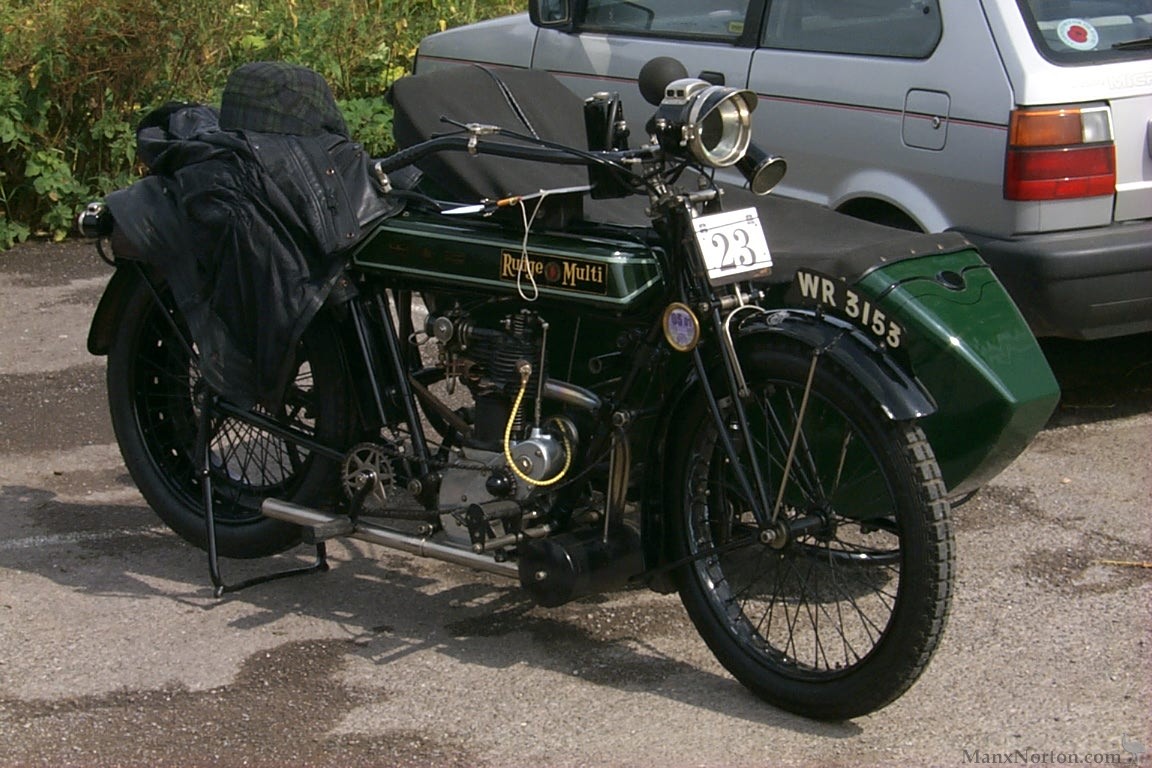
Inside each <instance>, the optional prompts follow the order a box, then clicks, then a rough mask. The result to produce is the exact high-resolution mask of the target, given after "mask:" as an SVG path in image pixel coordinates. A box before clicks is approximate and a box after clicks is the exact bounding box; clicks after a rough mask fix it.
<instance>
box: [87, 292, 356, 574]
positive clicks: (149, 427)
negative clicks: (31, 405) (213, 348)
mask: <svg viewBox="0 0 1152 768" xmlns="http://www.w3.org/2000/svg"><path fill="white" fill-rule="evenodd" d="M158 295H159V297H160V300H161V301H162V302H163V307H161V306H160V305H158V304H157V302H156V299H155V298H154V295H153V292H152V291H151V290H150V289H149V287H148V285H147V284H146V283H145V282H144V281H143V280H141V281H140V282H139V284H138V285H137V288H136V290H135V292H134V293H133V294H132V297H131V298H130V300H129V301H128V303H127V305H126V306H125V307H124V310H123V314H122V316H121V321H120V325H119V327H118V329H117V332H116V335H115V338H114V340H113V342H112V346H111V348H110V350H109V353H108V372H107V382H108V401H109V408H110V411H111V415H112V426H113V429H114V431H115V433H116V439H117V441H118V442H119V444H120V452H121V454H122V456H123V457H124V463H125V465H126V466H127V467H128V472H129V474H131V476H132V479H133V480H134V481H135V483H136V485H137V487H138V488H139V489H140V492H141V494H142V495H143V496H144V498H145V500H146V501H147V502H148V504H149V505H150V506H151V507H152V509H153V510H154V511H155V512H156V514H157V515H158V516H159V517H160V518H161V519H162V520H163V521H164V522H165V523H166V524H167V525H168V526H169V527H170V528H171V529H172V530H174V531H175V532H176V533H178V534H179V535H180V536H181V537H182V538H184V539H185V540H187V541H189V542H191V543H192V544H194V545H196V546H197V547H200V548H201V549H207V546H208V543H207V531H206V527H205V511H204V503H203V492H202V488H201V481H200V478H199V476H198V465H199V461H198V460H197V456H196V437H197V428H198V424H199V417H200V406H199V403H198V395H199V392H200V390H201V388H202V387H203V386H204V384H203V382H202V380H201V376H200V370H199V367H198V366H197V363H196V360H195V357H194V348H193V347H192V345H191V342H190V341H188V338H189V336H188V332H187V326H186V325H185V323H184V320H183V318H182V316H181V314H180V312H179V310H178V309H177V308H176V306H175V303H174V302H173V300H172V296H171V293H170V292H169V291H168V290H167V289H166V288H165V287H163V286H161V287H160V288H159V290H158ZM165 314H167V315H168V317H165ZM189 350H193V353H191V354H190V352H189ZM297 353H298V356H297V366H296V372H295V376H294V377H293V378H292V380H291V381H290V383H289V385H288V390H287V392H286V394H285V397H284V405H283V406H282V408H281V409H280V410H279V412H276V413H272V412H270V411H268V410H267V409H263V408H261V407H259V406H257V408H256V409H255V410H256V411H257V412H259V413H260V414H261V415H263V416H265V417H271V418H273V419H275V420H276V421H278V422H280V423H281V424H284V425H288V426H292V427H295V428H296V429H298V430H300V431H301V432H303V433H305V434H308V435H310V436H313V437H315V438H317V439H319V440H320V441H321V442H324V443H327V444H333V441H335V440H339V439H340V438H341V436H342V435H343V434H344V433H345V431H346V430H347V421H348V419H347V416H346V411H347V408H346V402H347V393H346V390H345V387H344V384H343V377H342V375H341V368H340V360H339V353H338V351H337V343H336V339H335V336H334V333H333V331H332V329H331V326H330V325H329V324H328V323H326V322H325V321H324V320H323V319H322V318H318V319H317V320H316V321H315V322H313V324H312V327H310V328H309V329H308V330H307V331H306V332H305V334H304V338H303V339H302V340H301V342H300V344H299V346H298V350H297ZM211 431H212V436H211V439H210V444H211V470H210V471H211V476H212V488H213V499H214V501H213V507H214V516H215V520H216V544H217V551H218V552H219V554H220V555H222V556H225V557H234V558H255V557H264V556H267V555H271V554H275V553H277V552H281V551H284V550H286V549H289V548H290V547H292V546H294V545H296V544H298V543H299V542H300V538H301V529H300V528H299V527H298V526H295V525H292V524H290V523H286V522H282V521H279V520H273V519H270V518H266V517H264V516H263V515H261V514H260V504H261V502H263V501H264V499H266V498H269V497H276V498H282V499H290V500H293V501H296V502H298V503H302V504H319V503H322V501H323V500H324V499H326V498H329V497H330V496H331V495H332V493H333V490H334V489H335V488H336V487H337V482H338V479H337V467H336V464H335V463H334V462H332V461H328V460H324V459H323V458H321V457H320V456H317V455H315V454H313V453H310V452H309V451H307V450H306V449H303V448H301V447H300V446H297V445H294V444H292V443H290V442H288V441H286V440H284V439H282V438H280V437H276V436H273V435H272V434H270V433H268V432H266V431H263V430H261V429H259V428H257V427H255V426H254V425H252V424H248V423H246V422H244V421H243V420H242V419H238V418H234V417H225V416H219V417H216V418H215V419H214V420H213V424H212V428H211Z"/></svg>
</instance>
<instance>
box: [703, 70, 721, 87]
mask: <svg viewBox="0 0 1152 768" xmlns="http://www.w3.org/2000/svg"><path fill="white" fill-rule="evenodd" d="M700 79H701V80H703V81H704V82H706V83H712V85H724V73H723V72H711V71H707V70H705V71H704V72H701V73H700Z"/></svg>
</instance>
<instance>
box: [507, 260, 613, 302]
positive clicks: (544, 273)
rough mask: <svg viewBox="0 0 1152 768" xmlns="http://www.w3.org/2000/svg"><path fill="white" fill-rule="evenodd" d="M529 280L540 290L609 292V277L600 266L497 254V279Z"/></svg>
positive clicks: (578, 261)
mask: <svg viewBox="0 0 1152 768" xmlns="http://www.w3.org/2000/svg"><path fill="white" fill-rule="evenodd" d="M517 275H519V276H520V279H521V280H527V279H529V278H531V279H532V280H535V281H536V284H537V285H539V286H540V287H541V288H560V289H563V290H567V291H580V292H582V293H599V294H605V293H607V292H608V274H607V270H606V269H605V268H604V265H603V264H596V263H594V262H589V261H580V260H578V259H567V258H563V257H560V256H545V255H542V254H538V253H514V252H512V251H501V252H500V279H501V280H516V279H517Z"/></svg>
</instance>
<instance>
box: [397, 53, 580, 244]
mask: <svg viewBox="0 0 1152 768" xmlns="http://www.w3.org/2000/svg"><path fill="white" fill-rule="evenodd" d="M389 99H390V101H391V103H392V106H393V109H394V115H393V133H394V135H395V138H396V144H397V146H399V147H401V148H403V147H410V146H412V145H414V144H419V143H420V142H422V141H425V140H427V139H429V138H432V137H433V136H438V135H443V134H447V133H452V132H456V131H458V130H459V129H458V128H456V127H454V126H453V125H452V124H451V123H448V122H445V121H444V119H443V118H447V119H450V120H453V121H456V122H457V123H483V124H487V125H496V126H499V127H501V128H505V129H507V130H510V131H515V132H516V133H520V134H524V135H527V136H535V137H538V138H541V139H545V140H548V141H553V142H557V143H559V144H564V145H566V146H570V147H576V148H578V149H584V148H585V147H587V146H588V139H587V136H586V133H585V129H584V103H583V101H581V99H580V97H579V96H577V95H576V94H574V93H572V91H570V90H568V89H567V88H566V87H564V85H563V84H562V83H561V82H560V81H559V80H557V79H556V78H555V77H553V76H552V75H551V74H550V73H548V72H543V71H540V70H529V69H502V68H495V67H482V66H478V65H472V66H459V67H450V68H448V69H441V70H435V71H433V72H429V73H427V74H420V75H413V76H410V77H405V78H402V79H400V80H398V81H396V82H395V83H394V84H393V85H392V88H391V90H390V91H389ZM496 140H499V141H501V142H509V143H514V142H515V140H514V139H509V138H505V137H499V138H498V139H496ZM417 165H418V166H419V167H420V169H421V170H422V171H423V172H424V174H425V176H426V178H428V179H430V180H431V181H432V182H434V183H435V185H436V186H437V187H438V188H439V189H440V190H441V191H442V192H443V194H445V195H446V196H448V197H449V198H451V199H454V200H457V201H462V202H474V201H477V200H481V199H489V200H499V199H502V198H506V197H512V196H515V195H526V194H530V193H535V192H539V191H540V190H546V189H561V188H565V187H577V186H584V185H587V184H588V171H587V169H586V168H585V167H584V166H581V165H554V164H549V163H540V162H532V161H527V160H517V159H510V158H503V157H491V156H487V157H486V156H484V155H471V154H469V153H467V152H459V151H446V152H439V153H436V154H435V155H432V156H431V157H428V158H426V159H424V160H421V161H420V162H419V163H418V164H417ZM582 199H583V195H581V194H569V195H565V196H563V198H555V199H554V198H549V199H548V202H547V205H549V206H550V211H549V215H550V216H553V217H555V216H557V215H558V214H559V216H560V218H562V219H563V220H565V221H568V220H573V219H575V218H579V217H580V211H581V207H580V206H581V204H582Z"/></svg>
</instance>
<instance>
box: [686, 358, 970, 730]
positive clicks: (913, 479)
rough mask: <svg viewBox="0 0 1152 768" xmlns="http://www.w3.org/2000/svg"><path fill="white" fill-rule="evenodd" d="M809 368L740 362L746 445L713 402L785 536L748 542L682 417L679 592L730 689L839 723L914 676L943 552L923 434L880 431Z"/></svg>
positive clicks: (942, 581)
mask: <svg viewBox="0 0 1152 768" xmlns="http://www.w3.org/2000/svg"><path fill="white" fill-rule="evenodd" d="M812 359H813V355H812V353H811V352H810V351H809V350H806V349H804V348H802V347H799V346H790V345H786V344H782V343H775V344H760V345H758V346H756V347H755V348H754V349H751V350H748V351H747V353H746V354H745V355H744V356H743V357H742V364H743V367H744V374H745V376H746V377H747V380H748V384H749V388H750V390H751V397H750V398H749V399H748V400H747V402H746V408H747V416H748V429H747V432H745V431H744V430H743V429H742V428H741V426H740V425H739V423H738V420H737V419H735V417H734V413H733V409H732V407H731V406H732V404H731V401H730V400H723V401H721V402H720V408H721V410H722V412H723V413H724V418H725V421H726V424H725V432H726V433H727V435H728V436H729V437H730V438H731V440H732V443H733V445H734V447H735V453H736V454H737V456H738V457H739V462H740V463H741V464H742V465H743V466H744V468H745V471H746V474H747V476H748V477H749V478H751V477H752V468H751V465H750V461H751V459H750V456H754V457H755V460H756V461H757V462H758V464H759V467H760V471H761V475H762V477H763V480H764V486H765V490H766V493H765V496H766V497H767V499H766V501H765V504H766V506H767V507H768V509H769V514H772V510H776V512H775V514H776V520H777V521H779V522H781V523H783V524H784V525H785V526H787V527H790V528H791V529H792V530H793V533H791V535H789V536H787V537H783V538H781V537H776V538H775V539H773V540H772V541H769V540H768V539H769V538H770V536H762V535H761V534H762V531H763V529H764V527H763V526H761V525H759V524H758V523H757V521H756V519H755V518H754V516H753V513H752V509H753V506H752V504H751V502H750V500H749V498H748V495H747V493H745V491H744V490H743V488H744V487H747V486H744V485H742V484H740V483H738V482H737V480H736V475H735V474H734V472H733V465H732V463H731V461H730V459H729V457H728V456H727V455H726V452H725V451H724V449H723V447H722V444H721V440H720V439H719V432H718V430H717V427H716V422H715V419H714V418H713V417H712V415H711V413H710V411H709V409H708V407H707V405H706V401H705V400H704V398H703V397H702V396H701V397H699V398H698V399H697V401H696V402H695V403H694V404H693V405H692V410H691V413H690V418H688V419H686V420H685V421H684V422H683V423H685V424H688V425H691V426H690V427H689V433H688V434H686V435H682V436H679V437H682V438H683V439H678V441H677V444H678V445H679V446H680V448H679V450H678V451H677V452H676V454H675V456H674V461H673V462H672V466H673V468H674V475H673V478H674V480H673V482H674V483H675V485H674V486H673V487H675V488H676V494H675V496H674V499H673V506H674V508H675V525H674V530H675V535H676V540H677V542H678V547H679V552H678V553H677V554H678V557H679V558H681V559H683V560H686V561H687V564H686V565H684V566H683V567H681V568H680V569H679V570H678V571H677V581H678V584H677V585H678V588H679V591H680V596H681V600H682V602H683V603H684V606H685V608H686V610H687V612H688V614H689V616H690V617H691V619H692V621H693V623H694V624H695V626H696V628H697V630H698V631H699V632H700V634H701V636H702V637H703V638H704V640H705V642H706V643H707V644H708V646H709V648H710V649H711V650H712V652H713V653H714V654H715V656H716V657H717V659H718V660H719V661H720V662H721V664H723V665H724V667H725V668H726V669H728V671H729V672H731V673H732V675H733V676H735V677H736V679H737V680H739V681H740V682H741V683H743V684H744V685H745V686H746V687H748V688H749V689H751V690H752V691H753V692H754V693H756V694H757V695H758V696H760V697H761V698H763V699H765V700H766V701H768V702H770V703H772V704H774V705H776V706H779V707H781V708H783V709H786V710H789V711H791V712H795V713H797V714H800V715H804V716H806V717H812V718H818V719H847V718H851V717H857V716H860V715H863V714H866V713H869V712H872V711H875V710H877V709H879V708H881V707H883V706H885V705H887V704H889V703H891V702H892V701H893V700H895V699H896V698H897V697H899V696H900V695H901V694H902V693H904V692H905V691H906V690H907V689H908V688H909V687H910V686H911V685H912V683H913V682H914V681H915V680H916V678H917V677H918V676H919V675H920V673H921V672H922V671H923V670H924V668H925V667H926V665H927V664H928V661H929V659H930V657H931V656H932V653H933V651H934V650H935V648H936V646H937V644H938V642H939V640H940V637H941V634H942V632H943V629H944V624H945V619H946V616H947V613H948V607H949V599H950V592H951V582H952V569H953V542H952V534H951V526H950V522H949V507H948V503H947V501H946V500H945V488H944V484H943V482H942V480H941V476H940V470H939V467H938V466H937V464H936V461H935V458H934V456H933V453H932V449H931V447H930V446H929V444H928V443H927V441H926V439H925V437H924V433H923V432H922V431H921V430H920V429H919V428H918V427H916V426H914V425H912V424H909V423H900V422H894V421H892V420H890V419H889V418H887V417H886V416H885V415H884V414H883V413H882V412H881V410H880V408H879V407H878V405H877V404H876V403H875V402H874V401H873V400H872V399H871V398H870V397H869V396H868V395H867V394H866V393H865V392H864V390H863V389H862V388H861V387H860V386H858V385H857V384H856V383H855V382H854V381H852V379H851V378H850V377H849V376H847V375H846V373H845V372H844V371H843V370H841V369H840V368H838V367H837V366H836V365H835V364H834V363H833V362H832V361H830V360H828V359H826V358H819V359H818V360H817V362H816V365H815V368H814V369H813V368H812V367H811V366H812ZM810 374H811V378H810ZM809 380H810V381H811V386H810V387H809V385H808V382H809ZM798 424H799V426H798ZM781 484H783V492H782V493H781ZM797 521H803V522H802V523H799V524H798V523H797ZM788 524H791V525H790V526H789V525H788Z"/></svg>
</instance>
